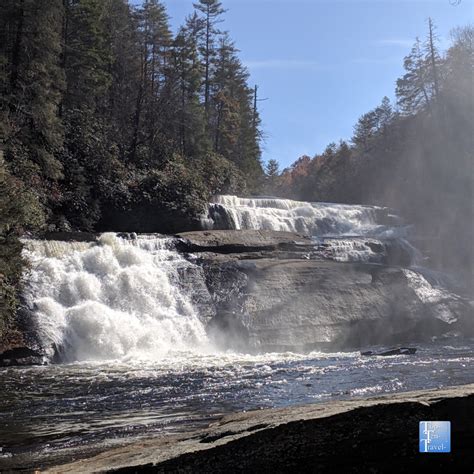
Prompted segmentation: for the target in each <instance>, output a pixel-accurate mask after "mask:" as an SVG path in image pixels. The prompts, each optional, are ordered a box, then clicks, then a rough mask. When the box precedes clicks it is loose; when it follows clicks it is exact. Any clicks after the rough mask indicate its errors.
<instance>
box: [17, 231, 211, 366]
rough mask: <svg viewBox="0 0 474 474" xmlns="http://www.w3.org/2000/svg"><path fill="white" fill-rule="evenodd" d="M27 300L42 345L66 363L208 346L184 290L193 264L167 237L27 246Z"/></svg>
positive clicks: (105, 237)
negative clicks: (183, 278) (185, 270)
mask: <svg viewBox="0 0 474 474" xmlns="http://www.w3.org/2000/svg"><path fill="white" fill-rule="evenodd" d="M24 255H25V256H26V257H27V259H28V260H29V261H30V266H31V269H30V271H29V274H28V275H27V288H26V294H25V297H26V301H27V302H28V304H29V306H30V307H31V309H32V313H33V317H34V319H35V320H36V323H37V327H38V334H39V337H40V338H41V342H42V344H43V345H44V346H45V347H54V346H56V347H57V348H59V349H60V351H61V353H62V356H63V357H64V358H65V359H66V360H79V361H80V360H103V359H122V358H133V357H138V358H141V357H144V358H160V357H163V356H165V355H166V354H169V353H173V352H175V351H189V350H193V351H198V352H199V351H200V350H206V348H207V344H208V341H207V336H206V332H205V328H204V324H203V322H201V320H200V319H199V317H198V314H197V312H196V310H195V309H194V307H193V305H192V304H191V301H190V300H189V298H188V297H187V295H186V294H184V292H183V291H182V290H181V289H180V285H179V284H178V270H179V268H181V267H186V266H189V265H191V264H190V263H189V262H187V261H186V260H184V259H183V258H182V257H181V256H180V255H179V254H178V253H177V252H176V251H174V250H172V249H171V248H170V239H163V238H159V237H143V238H141V237H140V238H137V239H135V240H124V239H121V238H118V237H117V236H116V235H115V234H103V235H102V236H101V237H100V238H99V240H98V242H97V243H94V242H92V243H79V244H78V243H72V242H56V241H33V240H28V241H25V250H24Z"/></svg>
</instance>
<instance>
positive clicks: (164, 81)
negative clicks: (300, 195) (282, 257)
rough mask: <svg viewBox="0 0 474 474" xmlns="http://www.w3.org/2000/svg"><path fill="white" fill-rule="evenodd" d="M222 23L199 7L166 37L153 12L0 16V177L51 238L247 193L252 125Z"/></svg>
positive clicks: (253, 171)
mask: <svg viewBox="0 0 474 474" xmlns="http://www.w3.org/2000/svg"><path fill="white" fill-rule="evenodd" d="M224 14H225V10H224V8H223V6H222V4H221V2H220V1H218V0H198V1H196V3H194V13H193V14H192V15H190V16H189V17H188V18H187V19H186V21H185V23H184V24H183V25H182V26H181V27H180V28H179V29H178V31H177V33H176V34H173V32H172V31H171V28H170V24H169V18H168V15H167V12H166V8H165V5H164V4H163V3H162V2H161V1H160V0H146V1H144V2H142V4H141V5H139V6H133V5H131V4H129V3H128V2H127V1H126V0H64V1H63V0H44V1H41V2H38V1H36V0H8V1H6V2H1V5H0V22H1V24H0V65H1V66H0V89H1V92H0V93H1V119H0V123H1V130H0V139H1V141H0V146H1V152H2V155H3V158H4V162H2V165H1V166H2V167H3V171H2V172H3V173H7V174H8V175H11V176H12V177H14V180H13V181H12V180H10V181H9V182H12V183H17V184H18V186H22V185H23V184H26V185H27V186H28V188H29V189H30V191H32V192H33V194H34V196H35V197H36V201H35V202H37V203H38V205H39V209H38V212H42V213H44V215H45V221H46V222H47V224H48V226H49V228H50V229H55V230H71V229H75V230H94V229H96V228H97V227H99V228H101V227H102V228H104V227H107V226H113V225H114V223H116V224H118V225H120V224H119V223H117V222H114V219H113V215H121V214H123V213H126V212H127V211H129V212H130V211H133V210H134V209H137V208H140V209H143V208H145V207H147V206H151V207H154V208H158V209H161V210H165V211H166V210H169V211H172V212H174V213H176V214H178V215H179V214H183V215H186V214H191V215H195V214H196V213H197V212H198V211H199V210H201V209H202V208H203V205H204V203H205V202H206V201H207V200H208V199H209V197H210V195H212V194H215V193H219V192H245V191H252V190H253V189H255V187H256V186H257V183H258V182H259V180H260V178H261V176H262V166H261V162H260V131H259V124H260V119H259V117H258V112H257V110H256V108H255V107H254V97H253V94H254V89H253V87H250V86H249V84H248V76H249V75H248V72H247V70H246V68H245V67H244V66H243V64H242V63H241V61H240V59H239V57H238V51H237V49H236V46H235V45H234V43H233V41H232V39H231V38H230V36H229V34H228V33H227V32H225V31H224V30H223V29H221V28H222V23H223V19H224ZM24 224H26V223H24Z"/></svg>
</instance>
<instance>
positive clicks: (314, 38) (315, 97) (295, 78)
mask: <svg viewBox="0 0 474 474" xmlns="http://www.w3.org/2000/svg"><path fill="white" fill-rule="evenodd" d="M453 1H454V0H419V1H408V0H365V1H362V0H360V1H359V0H223V4H224V6H225V8H227V9H228V11H227V13H226V14H225V22H224V23H223V25H222V28H225V29H228V30H229V31H230V33H231V36H232V38H233V39H234V40H235V42H236V44H237V47H238V48H239V49H240V50H241V53H240V56H241V59H242V60H243V62H244V64H246V65H247V67H248V69H249V71H250V73H251V78H250V82H251V84H252V85H253V84H258V85H259V88H260V94H261V97H262V98H268V100H266V101H264V102H261V103H260V113H261V115H262V120H263V130H264V133H265V136H266V138H265V143H264V150H263V159H264V160H265V161H267V160H269V159H270V158H275V159H277V160H278V161H279V162H280V164H281V166H282V168H283V167H285V166H288V165H290V164H291V163H292V162H294V161H295V160H296V159H297V158H298V157H299V156H301V155H303V154H308V155H310V156H312V155H314V154H316V153H319V152H321V151H323V150H324V148H325V147H326V145H327V144H328V143H330V142H331V141H336V142H337V141H339V139H341V138H346V139H348V138H350V137H351V135H352V129H353V125H354V124H355V122H356V121H357V119H358V117H359V116H360V115H361V114H363V113H364V112H367V111H368V110H370V109H371V108H373V107H375V106H376V105H378V103H379V102H380V101H381V99H382V97H383V96H384V95H387V96H389V97H390V98H391V99H392V98H393V96H394V89H395V81H396V79H397V78H398V77H399V76H400V75H401V74H402V72H403V58H404V56H406V55H407V54H408V53H409V51H410V49H411V45H412V44H413V41H414V40H415V38H416V36H420V37H424V35H425V33H426V27H427V25H426V20H427V18H428V17H429V16H431V17H432V18H433V19H434V21H435V23H436V25H437V27H438V35H439V38H440V45H441V46H442V47H445V46H446V45H447V44H448V42H449V32H450V30H451V29H452V28H453V27H456V26H461V25H466V24H467V23H469V22H472V20H473V13H474V0H461V3H460V4H459V5H457V6H453V5H452V4H451V3H452V2H453ZM164 3H165V4H166V5H167V7H168V13H169V15H170V16H171V22H172V25H173V27H177V26H178V25H179V24H181V23H182V22H183V20H184V18H185V17H186V15H187V14H189V13H190V12H191V11H192V0H165V2H164Z"/></svg>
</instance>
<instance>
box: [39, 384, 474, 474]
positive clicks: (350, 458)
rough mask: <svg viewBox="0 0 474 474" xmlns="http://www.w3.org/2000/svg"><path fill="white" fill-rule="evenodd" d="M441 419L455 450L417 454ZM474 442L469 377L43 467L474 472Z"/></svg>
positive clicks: (245, 419) (232, 420) (244, 420)
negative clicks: (426, 430) (421, 434)
mask: <svg viewBox="0 0 474 474" xmlns="http://www.w3.org/2000/svg"><path fill="white" fill-rule="evenodd" d="M442 420H445V421H451V446H452V449H451V453H449V454H448V453H443V454H421V453H419V448H418V446H419V444H418V425H419V422H420V421H442ZM473 446H474V384H470V385H464V386H459V387H449V388H443V389H438V390H420V391H414V392H406V393H396V394H390V395H383V396H377V397H372V398H368V399H352V400H346V401H331V402H327V403H316V404H311V405H303V406H295V407H290V408H283V409H270V410H260V411H252V412H246V413H238V414H235V415H230V416H226V417H224V418H222V419H221V420H219V421H218V422H216V423H214V424H211V425H210V426H209V427H207V428H205V429H201V430H198V431H195V432H192V433H189V434H184V435H175V436H162V437H156V438H153V439H150V440H147V441H142V442H138V443H135V444H131V445H128V446H126V447H121V448H116V449H113V450H110V451H107V452H104V453H102V454H99V455H96V456H94V457H92V458H90V459H85V460H81V461H77V462H73V463H70V464H66V465H61V466H56V467H53V468H50V469H48V470H46V471H45V472H48V473H75V472H122V473H140V472H156V473H159V472H167V473H171V472H180V473H183V472H189V473H191V472H207V473H233V472H272V473H280V472H281V473H286V472H299V473H300V472H323V473H325V472H358V473H359V472H360V473H367V472H384V473H385V472H434V473H437V472H440V473H446V472H472V467H473V466H474V449H473Z"/></svg>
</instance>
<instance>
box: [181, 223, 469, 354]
mask: <svg viewBox="0 0 474 474" xmlns="http://www.w3.org/2000/svg"><path fill="white" fill-rule="evenodd" d="M179 237H180V238H181V239H182V241H181V243H180V244H179V248H180V249H181V251H184V252H190V253H192V255H193V259H194V260H195V261H196V262H197V263H199V264H200V266H201V268H202V270H203V273H204V278H205V281H206V286H207V289H208V291H209V295H210V304H211V305H212V306H213V312H214V316H213V317H212V318H211V319H210V321H209V325H208V327H209V332H210V334H211V335H212V336H213V337H214V339H215V340H216V341H217V342H220V343H221V344H222V345H223V346H224V347H228V346H231V347H232V346H233V347H235V348H236V349H242V348H245V349H247V350H255V351H269V350H278V351H280V350H290V349H291V350H309V349H327V350H339V349H350V348H361V347H366V346H368V345H373V344H399V343H406V342H410V341H420V340H423V339H427V338H431V337H433V336H440V335H442V334H445V333H447V332H452V331H456V330H459V331H461V330H462V331H463V332H464V333H468V332H469V331H471V330H472V329H471V328H472V307H471V306H470V304H469V303H468V302H467V301H465V300H463V299H462V298H460V297H457V296H456V295H453V294H448V293H446V294H443V295H442V297H439V295H438V296H437V298H438V299H436V298H433V297H431V296H432V295H431V294H429V296H430V297H429V298H428V297H425V295H426V294H427V292H428V293H429V291H431V290H430V287H429V286H427V285H425V286H426V287H423V288H421V290H420V288H419V287H417V286H416V285H414V282H413V281H412V279H411V278H410V274H411V273H410V272H407V271H406V270H405V269H404V268H403V267H391V266H384V265H376V264H369V263H341V262H336V261H330V260H326V259H322V258H321V257H320V256H319V255H318V254H317V253H314V252H313V249H314V244H312V242H311V240H310V239H309V238H307V237H304V236H301V235H298V234H291V233H287V232H274V231H206V232H191V233H185V234H180V235H179ZM423 292H424V293H423ZM211 313H212V312H211ZM447 314H448V315H449V316H448V317H442V315H445V316H446V315H447Z"/></svg>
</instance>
